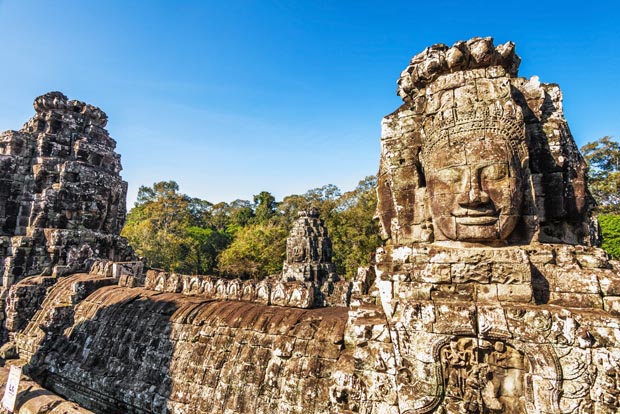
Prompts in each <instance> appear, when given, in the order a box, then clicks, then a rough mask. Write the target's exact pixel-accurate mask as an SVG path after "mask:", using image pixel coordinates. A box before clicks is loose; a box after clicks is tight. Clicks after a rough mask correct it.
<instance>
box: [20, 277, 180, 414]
mask: <svg viewBox="0 0 620 414" xmlns="http://www.w3.org/2000/svg"><path fill="white" fill-rule="evenodd" d="M165 296H166V295H156V296H154V297H149V296H143V295H141V294H140V290H122V289H118V288H104V289H101V290H99V291H97V292H96V293H95V294H93V295H91V296H89V297H88V298H87V299H86V300H85V301H84V302H82V303H81V304H80V305H79V306H77V307H76V308H74V309H75V315H73V318H67V319H65V320H66V321H67V322H73V321H72V320H71V319H73V320H74V321H75V322H73V323H72V326H71V325H69V326H70V327H69V328H68V329H66V330H65V329H64V328H65V327H66V326H67V325H65V326H64V327H62V326H60V327H58V328H59V329H61V331H58V329H56V328H54V327H51V329H50V328H48V329H50V330H48V331H47V332H46V333H45V335H46V336H45V339H44V340H43V342H42V344H41V346H40V347H39V348H38V350H37V351H36V353H35V354H34V356H33V358H32V359H31V362H30V364H29V365H28V366H27V367H26V371H27V372H28V373H29V374H30V375H31V376H32V377H33V378H34V379H35V380H37V381H38V382H39V383H41V384H42V385H43V386H44V387H46V388H48V389H50V390H53V391H54V392H56V393H58V394H60V395H62V396H63V397H65V398H67V399H70V400H72V401H75V402H77V403H79V404H80V405H82V406H84V407H85V408H88V409H90V410H93V411H95V412H98V413H107V414H122V413H148V412H151V413H167V412H168V409H167V403H168V398H169V396H170V393H171V391H172V380H171V375H170V373H169V366H170V364H171V361H172V355H173V352H174V346H173V344H172V342H171V339H170V337H171V335H172V331H173V329H172V326H171V320H170V319H171V316H172V315H173V314H174V313H175V311H177V309H178V304H177V303H176V302H175V301H173V300H167V299H166V297H165ZM67 316H68V315H67Z"/></svg>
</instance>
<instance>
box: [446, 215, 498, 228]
mask: <svg viewBox="0 0 620 414" xmlns="http://www.w3.org/2000/svg"><path fill="white" fill-rule="evenodd" d="M497 219H498V217H497V216H496V215H478V216H462V217H456V222H457V224H462V225H464V226H486V225H489V224H495V223H496V222H497Z"/></svg>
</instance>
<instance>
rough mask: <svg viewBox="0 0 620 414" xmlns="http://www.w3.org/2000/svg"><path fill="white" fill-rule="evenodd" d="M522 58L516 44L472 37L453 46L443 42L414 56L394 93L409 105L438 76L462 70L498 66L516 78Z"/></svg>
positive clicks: (489, 38)
mask: <svg viewBox="0 0 620 414" xmlns="http://www.w3.org/2000/svg"><path fill="white" fill-rule="evenodd" d="M520 63H521V58H520V57H519V56H518V55H517V54H516V53H515V44H514V43H513V42H507V43H504V44H502V45H499V46H497V47H496V46H494V45H493V38H491V37H484V38H481V37H474V38H473V39H470V40H468V41H467V42H463V41H459V42H456V43H455V44H454V45H453V46H452V47H448V46H446V45H445V44H443V43H439V44H436V45H433V46H431V47H427V48H426V49H424V51H423V52H421V53H418V54H417V55H415V56H414V57H413V58H412V59H411V61H410V63H409V65H408V66H407V68H406V69H405V70H404V71H403V72H402V73H401V75H400V78H399V79H398V89H397V94H398V95H399V96H400V97H401V98H402V99H403V100H404V101H405V102H408V101H410V100H412V99H413V98H415V97H416V96H417V95H418V94H419V93H420V92H422V93H424V89H425V88H426V86H427V85H428V84H430V83H432V82H433V81H435V80H436V79H437V78H438V77H439V76H441V75H443V74H447V73H454V72H458V71H463V70H470V69H480V68H487V67H491V66H501V67H503V68H504V69H505V70H506V72H507V73H508V74H509V75H510V76H512V77H514V76H517V72H518V70H519V64H520Z"/></svg>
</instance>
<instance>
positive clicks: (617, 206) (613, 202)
mask: <svg viewBox="0 0 620 414" xmlns="http://www.w3.org/2000/svg"><path fill="white" fill-rule="evenodd" d="M581 152H582V154H583V156H584V158H585V159H586V161H587V162H588V166H589V171H588V178H589V188H590V192H591V193H592V195H593V196H594V198H595V200H596V202H597V204H598V209H599V211H600V212H604V213H614V214H619V213H620V144H618V143H617V142H615V141H613V140H612V138H611V137H609V136H606V137H603V138H600V139H598V140H596V141H594V142H589V143H587V144H586V145H584V146H583V147H581Z"/></svg>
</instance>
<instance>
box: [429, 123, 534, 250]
mask: <svg viewBox="0 0 620 414" xmlns="http://www.w3.org/2000/svg"><path fill="white" fill-rule="evenodd" d="M479 133H480V132H479V131H478V134H479ZM469 135H471V136H461V137H459V139H458V140H455V141H457V142H452V141H448V140H446V141H445V142H443V143H441V144H440V145H436V146H435V147H434V148H433V151H432V152H431V153H430V154H427V155H426V156H425V162H424V170H425V175H426V185H427V191H428V195H429V197H430V206H431V215H432V218H433V223H434V227H435V240H438V241H441V240H455V241H466V242H482V243H485V242H490V243H493V242H498V241H501V240H505V239H506V238H507V237H508V236H509V235H510V233H512V231H513V230H514V228H515V226H516V224H517V221H518V220H519V212H520V207H521V200H522V197H523V194H522V188H521V184H522V175H523V170H522V167H521V164H520V162H519V160H518V158H517V157H516V156H515V153H514V151H513V150H512V148H511V147H510V144H509V141H508V140H507V139H506V138H505V137H502V136H500V135H498V134H496V133H493V132H489V131H486V133H485V134H484V137H483V138H481V137H479V136H476V134H474V133H472V134H469Z"/></svg>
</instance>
